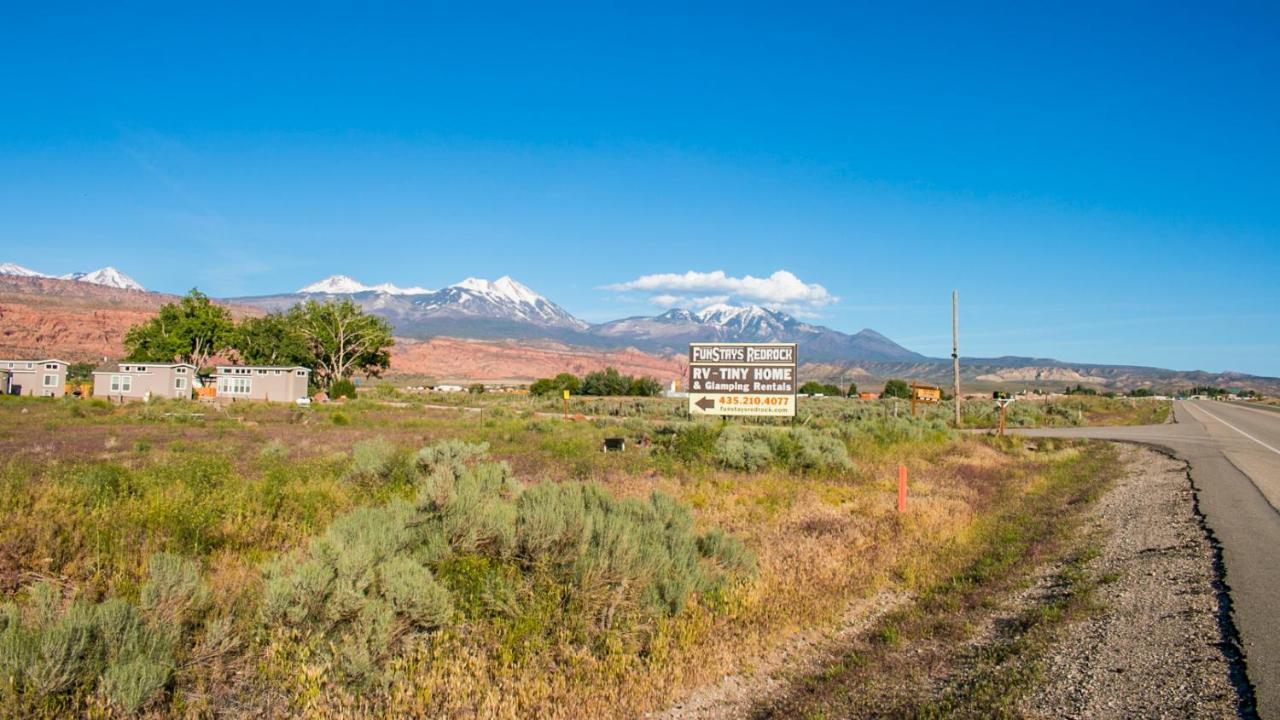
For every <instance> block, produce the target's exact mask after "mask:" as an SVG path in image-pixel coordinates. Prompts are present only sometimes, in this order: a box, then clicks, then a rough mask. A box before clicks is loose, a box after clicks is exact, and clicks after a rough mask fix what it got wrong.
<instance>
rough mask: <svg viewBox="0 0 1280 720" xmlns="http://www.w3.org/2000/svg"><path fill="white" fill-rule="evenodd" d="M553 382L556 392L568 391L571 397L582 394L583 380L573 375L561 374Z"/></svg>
mask: <svg viewBox="0 0 1280 720" xmlns="http://www.w3.org/2000/svg"><path fill="white" fill-rule="evenodd" d="M551 382H552V384H553V385H554V387H555V389H556V390H568V391H569V394H571V395H577V394H578V393H580V392H582V378H580V377H578V376H577V375H574V374H573V373H560V374H559V375H556V376H555V377H554V378H552V379H551Z"/></svg>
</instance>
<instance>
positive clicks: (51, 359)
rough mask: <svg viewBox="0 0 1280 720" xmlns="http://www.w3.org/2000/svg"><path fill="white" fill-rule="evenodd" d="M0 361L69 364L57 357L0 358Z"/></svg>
mask: <svg viewBox="0 0 1280 720" xmlns="http://www.w3.org/2000/svg"><path fill="white" fill-rule="evenodd" d="M0 363H58V364H59V365H68V366H69V365H71V363H69V362H67V361H66V360H59V359H57V358H43V359H41V358H0Z"/></svg>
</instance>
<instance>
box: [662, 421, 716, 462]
mask: <svg viewBox="0 0 1280 720" xmlns="http://www.w3.org/2000/svg"><path fill="white" fill-rule="evenodd" d="M657 433H658V438H659V440H658V446H659V447H660V448H662V449H663V450H664V451H665V452H667V453H669V454H670V455H672V456H673V457H675V458H676V459H679V460H683V461H684V462H690V463H694V462H702V461H705V460H707V459H708V458H710V457H712V455H713V454H714V452H715V448H716V441H717V439H718V438H719V437H720V430H719V429H718V428H716V427H715V426H713V425H710V424H708V423H680V424H674V425H669V426H666V427H660V428H658V429H657Z"/></svg>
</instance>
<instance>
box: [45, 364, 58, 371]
mask: <svg viewBox="0 0 1280 720" xmlns="http://www.w3.org/2000/svg"><path fill="white" fill-rule="evenodd" d="M44 369H45V370H57V369H58V364H57V363H48V364H47V365H45V366H44Z"/></svg>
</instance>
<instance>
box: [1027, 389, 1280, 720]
mask: <svg viewBox="0 0 1280 720" xmlns="http://www.w3.org/2000/svg"><path fill="white" fill-rule="evenodd" d="M1174 417H1175V419H1176V422H1174V423H1169V424H1165V425H1144V426H1136V427H1087V428H1043V429H1035V430H1018V431H1017V432H1019V433H1021V434H1025V435H1033V436H1034V435H1039V436H1051V437H1089V438H1099V439H1106V440H1124V441H1130V442H1138V443H1144V444H1148V445H1156V446H1160V447H1163V448H1166V449H1168V450H1170V451H1171V452H1173V453H1174V454H1176V455H1177V456H1178V457H1180V458H1182V459H1184V460H1186V461H1187V462H1188V463H1190V465H1191V479H1192V480H1193V481H1194V483H1195V486H1196V490H1197V497H1198V500H1199V507H1200V512H1201V513H1203V515H1204V518H1205V522H1206V524H1208V526H1209V528H1210V529H1211V530H1212V531H1213V533H1214V535H1215V536H1216V537H1217V539H1218V542H1219V543H1221V547H1222V561H1223V565H1224V567H1225V577H1224V581H1225V583H1226V585H1227V592H1228V595H1229V597H1230V599H1231V605H1232V618H1233V620H1234V623H1235V627H1236V629H1237V630H1238V631H1239V634H1240V645H1241V648H1240V649H1241V651H1242V653H1243V654H1244V659H1245V666H1246V672H1247V674H1248V679H1249V681H1250V682H1251V683H1252V684H1253V687H1254V691H1255V695H1256V700H1257V710H1258V715H1259V717H1262V718H1280V413H1277V412H1275V411H1272V410H1267V409H1262V408H1256V407H1250V406H1248V405H1243V404H1239V403H1225V402H1212V401H1185V402H1184V401H1179V402H1175V403H1174Z"/></svg>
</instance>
